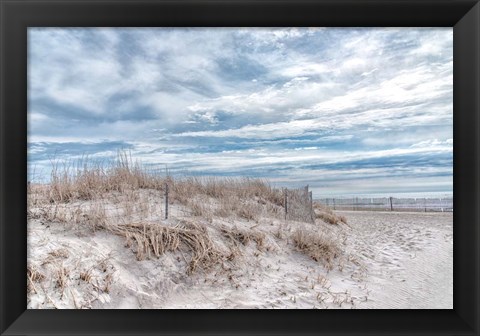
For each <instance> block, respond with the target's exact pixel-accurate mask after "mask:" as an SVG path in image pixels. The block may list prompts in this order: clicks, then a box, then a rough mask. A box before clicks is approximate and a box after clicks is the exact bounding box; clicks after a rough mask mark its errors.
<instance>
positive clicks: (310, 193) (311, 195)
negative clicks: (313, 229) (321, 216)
mask: <svg viewBox="0 0 480 336" xmlns="http://www.w3.org/2000/svg"><path fill="white" fill-rule="evenodd" d="M308 194H309V196H310V216H311V217H312V222H314V223H315V216H314V212H313V193H312V192H311V191H310V192H309V193H308Z"/></svg>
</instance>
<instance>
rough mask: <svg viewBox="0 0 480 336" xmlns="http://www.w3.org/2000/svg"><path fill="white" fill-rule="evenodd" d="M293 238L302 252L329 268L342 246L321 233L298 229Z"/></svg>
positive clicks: (331, 266)
mask: <svg viewBox="0 0 480 336" xmlns="http://www.w3.org/2000/svg"><path fill="white" fill-rule="evenodd" d="M292 240H293V243H294V245H295V247H296V248H297V249H298V250H299V251H300V252H302V253H304V254H306V255H308V256H309V257H311V258H312V259H313V260H315V261H319V262H322V263H323V265H324V266H325V267H326V268H327V269H329V270H331V269H332V268H333V265H332V262H333V259H335V258H337V257H338V256H339V254H340V248H339V247H338V246H337V244H336V242H335V241H334V240H333V239H332V238H330V237H327V236H326V235H324V234H321V233H316V232H309V231H306V230H305V229H298V230H296V231H295V232H294V233H293V235H292Z"/></svg>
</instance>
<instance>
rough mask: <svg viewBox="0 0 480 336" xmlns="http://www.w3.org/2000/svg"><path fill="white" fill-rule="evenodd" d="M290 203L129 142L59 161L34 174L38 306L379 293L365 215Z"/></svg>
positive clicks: (308, 299)
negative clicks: (299, 213)
mask: <svg viewBox="0 0 480 336" xmlns="http://www.w3.org/2000/svg"><path fill="white" fill-rule="evenodd" d="M71 167H76V168H75V169H73V168H71ZM165 185H168V188H169V191H170V193H169V204H170V206H169V217H168V219H165V209H164V204H165ZM283 202H284V193H283V192H282V190H280V189H276V188H274V187H272V186H271V185H270V184H269V183H268V182H267V181H264V180H258V179H249V178H215V177H207V178H205V177H188V178H182V179H175V178H173V177H171V176H168V175H167V176H165V175H163V176H159V175H153V174H149V173H148V172H147V171H145V170H144V169H142V167H141V165H140V164H138V163H134V162H133V160H132V159H131V158H130V157H129V156H128V155H126V154H125V153H120V154H119V156H118V159H117V162H116V163H115V164H113V165H110V166H102V165H101V164H92V163H88V162H86V161H84V162H83V163H82V164H77V165H68V164H58V163H56V164H54V169H53V171H52V176H51V183H49V184H44V185H40V184H31V185H29V191H28V248H29V250H28V269H27V280H28V307H29V308H356V307H359V306H361V305H362V304H364V303H365V302H368V300H367V299H368V297H369V288H368V286H367V281H368V273H369V272H368V265H369V263H370V259H369V258H368V257H366V256H365V255H367V254H368V251H367V250H366V246H368V245H369V244H363V245H362V244H361V243H359V242H360V240H359V239H357V238H358V236H359V235H358V232H357V231H356V230H357V229H358V227H355V223H354V224H353V226H352V225H351V223H350V217H352V218H355V216H354V215H350V214H348V213H342V214H339V213H338V212H335V211H333V210H331V209H330V208H328V207H325V206H323V205H320V204H317V203H315V202H314V204H313V210H314V216H313V217H314V221H302V220H290V219H288V220H287V219H286V218H285V214H284V203H283ZM347 217H348V222H349V223H348V224H347ZM359 246H360V247H359Z"/></svg>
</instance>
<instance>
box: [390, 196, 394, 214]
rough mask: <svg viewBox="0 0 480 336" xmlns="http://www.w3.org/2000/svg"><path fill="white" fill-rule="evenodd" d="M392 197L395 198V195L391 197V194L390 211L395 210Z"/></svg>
mask: <svg viewBox="0 0 480 336" xmlns="http://www.w3.org/2000/svg"><path fill="white" fill-rule="evenodd" d="M392 198H393V197H391V196H390V211H393V203H392Z"/></svg>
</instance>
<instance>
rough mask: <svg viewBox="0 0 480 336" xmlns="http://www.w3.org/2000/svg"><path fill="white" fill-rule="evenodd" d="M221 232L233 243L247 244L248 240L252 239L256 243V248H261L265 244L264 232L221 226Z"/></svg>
mask: <svg viewBox="0 0 480 336" xmlns="http://www.w3.org/2000/svg"><path fill="white" fill-rule="evenodd" d="M221 232H222V234H223V235H224V236H225V237H226V238H228V239H229V240H230V241H232V242H234V244H238V243H240V244H242V245H244V246H245V245H247V244H248V243H249V242H250V241H254V242H255V243H256V244H257V249H258V250H262V249H263V247H264V245H265V234H264V233H262V232H259V231H255V230H249V231H247V230H240V229H238V228H236V227H234V228H231V229H226V228H223V229H222V230H221Z"/></svg>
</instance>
